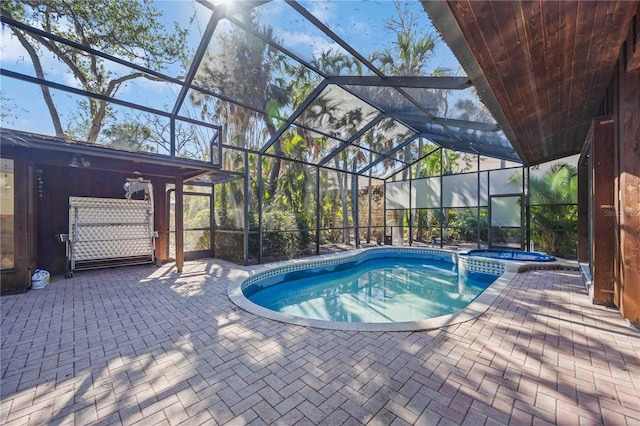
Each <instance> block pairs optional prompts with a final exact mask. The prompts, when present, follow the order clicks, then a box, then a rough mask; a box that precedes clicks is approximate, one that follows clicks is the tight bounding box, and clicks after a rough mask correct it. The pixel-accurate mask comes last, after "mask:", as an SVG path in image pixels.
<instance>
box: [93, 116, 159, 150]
mask: <svg viewBox="0 0 640 426" xmlns="http://www.w3.org/2000/svg"><path fill="white" fill-rule="evenodd" d="M102 133H103V134H104V135H105V136H106V137H107V138H108V140H109V143H108V144H109V145H111V146H116V147H120V148H126V149H130V150H134V151H146V152H155V148H154V147H153V146H150V145H149V144H148V143H149V141H151V139H152V136H153V135H152V133H151V129H150V128H149V127H148V126H145V125H144V124H140V123H136V122H130V123H117V124H112V125H111V126H110V127H107V128H105V129H104V130H103V131H102Z"/></svg>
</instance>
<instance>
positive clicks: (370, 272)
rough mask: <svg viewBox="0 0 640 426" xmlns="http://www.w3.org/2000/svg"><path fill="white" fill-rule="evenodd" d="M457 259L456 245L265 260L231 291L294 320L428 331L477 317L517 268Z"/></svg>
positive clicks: (251, 305)
mask: <svg viewBox="0 0 640 426" xmlns="http://www.w3.org/2000/svg"><path fill="white" fill-rule="evenodd" d="M457 260H458V257H457V254H456V253H455V252H451V251H448V250H439V249H422V248H401V247H377V248H372V249H365V250H359V251H357V252H352V253H348V254H346V255H345V254H339V255H332V256H323V257H319V258H314V259H312V260H301V261H294V262H288V263H282V264H277V265H270V266H267V267H259V268H257V269H255V270H254V271H252V275H251V276H249V277H248V278H240V279H237V280H234V282H232V283H230V285H229V288H228V294H229V297H230V299H231V300H232V301H233V302H234V303H236V304H237V305H238V306H240V307H241V308H243V309H245V310H247V311H249V312H252V313H255V314H258V315H261V316H264V317H267V318H271V319H275V320H278V321H282V322H287V323H293V324H298V325H305V326H313V327H319V328H329V329H341V330H367V331H408V330H426V329H432V328H438V327H442V326H445V325H450V324H454V323H457V322H461V321H466V320H469V319H472V318H475V317H477V316H478V315H480V314H481V313H482V312H484V311H485V310H486V309H487V308H488V306H489V305H490V304H491V302H492V301H493V299H495V297H496V296H497V294H499V291H501V288H503V287H504V284H505V282H508V279H510V278H509V277H505V275H509V274H512V273H507V272H505V267H504V265H503V264H502V263H501V262H500V261H495V260H489V259H486V260H484V259H483V260H473V261H466V262H465V265H466V266H465V268H468V269H465V270H464V271H463V272H464V274H459V273H458V272H459V271H458V262H457ZM501 275H502V277H501ZM492 283H494V284H492ZM496 284H497V286H496Z"/></svg>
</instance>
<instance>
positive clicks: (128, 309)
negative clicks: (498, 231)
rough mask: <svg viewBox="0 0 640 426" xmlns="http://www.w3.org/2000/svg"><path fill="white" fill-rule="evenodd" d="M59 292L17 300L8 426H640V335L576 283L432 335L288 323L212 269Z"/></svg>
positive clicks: (211, 264)
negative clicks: (254, 308) (248, 306)
mask: <svg viewBox="0 0 640 426" xmlns="http://www.w3.org/2000/svg"><path fill="white" fill-rule="evenodd" d="M184 271H185V272H184V273H183V274H181V275H179V274H176V273H175V272H172V269H171V265H167V266H164V267H162V268H156V267H153V266H137V267H125V268H118V269H110V270H100V271H86V272H78V273H76V274H75V277H74V278H72V279H68V280H65V279H64V278H61V277H56V278H55V279H54V281H53V282H52V284H51V285H50V286H49V287H47V288H46V289H44V290H32V291H30V292H28V293H25V294H20V295H13V296H3V297H2V298H0V299H1V302H2V305H1V307H2V323H1V334H2V336H1V339H2V345H1V353H0V356H1V358H0V360H1V361H0V366H1V378H2V384H1V388H2V392H1V397H2V400H1V405H0V409H1V414H0V423H2V424H5V425H31V424H33V425H42V424H54V425H62V424H77V425H86V424H104V425H107V424H128V425H129V424H140V425H152V424H169V425H174V424H185V425H198V424H255V425H260V424H266V425H271V424H281V425H291V424H302V425H303V424H326V425H338V424H349V425H352V424H363V423H364V424H373V425H375V424H380V425H404V424H423V425H436V424H438V425H449V424H466V425H484V424H487V425H490V424H518V425H520V424H522V425H532V424H535V425H538V424H562V425H565V424H566V425H571V424H576V425H578V424H579V425H588V424H594V425H595V424H611V425H624V424H627V425H632V424H640V332H639V331H638V330H637V329H634V328H631V327H629V326H628V325H627V324H626V322H625V321H624V320H623V319H622V318H621V317H620V315H619V313H618V312H616V311H613V310H609V309H606V308H602V307H597V306H592V305H591V304H590V303H589V302H588V300H587V297H586V294H585V292H584V289H583V287H582V284H581V280H580V277H579V276H578V274H577V273H575V272H570V271H531V272H527V273H522V274H519V275H518V276H517V277H516V278H515V279H514V280H513V282H512V283H511V285H510V286H509V287H508V288H507V289H506V290H505V291H504V292H503V293H502V295H501V296H500V297H499V298H498V299H497V300H496V301H495V303H494V304H493V306H492V307H491V308H490V309H489V310H488V311H487V312H486V313H485V314H484V315H482V316H481V317H479V318H477V319H475V320H473V321H469V322H467V323H463V324H460V325H456V326H451V327H449V328H445V329H441V330H436V331H428V332H402V333H398V332H396V333H373V332H368V333H364V332H344V331H329V330H319V329H311V328H303V327H299V326H293V325H287V324H282V323H278V322H274V321H270V320H266V319H263V318H260V317H257V316H255V315H253V314H249V313H247V312H244V311H242V310H240V309H238V308H237V307H236V306H235V305H233V304H232V303H231V302H230V301H229V300H228V298H227V296H226V287H227V283H228V282H229V280H230V279H233V278H234V277H236V276H238V275H239V274H241V273H242V271H243V268H241V267H238V266H235V265H231V264H229V263H225V262H220V261H214V260H206V261H204V260H203V261H194V262H188V263H187V265H186V266H185V270H184Z"/></svg>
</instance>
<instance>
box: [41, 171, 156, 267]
mask: <svg viewBox="0 0 640 426" xmlns="http://www.w3.org/2000/svg"><path fill="white" fill-rule="evenodd" d="M40 169H41V170H42V177H43V181H44V185H43V195H42V197H41V199H38V201H37V209H36V210H37V235H38V245H37V246H38V251H39V253H38V268H41V269H46V270H48V271H50V272H51V273H56V274H57V273H63V272H64V270H65V264H66V255H65V245H64V244H63V243H60V242H59V241H58V239H57V238H56V235H58V234H68V233H69V197H70V196H79V197H98V198H124V196H125V192H124V189H123V184H124V183H125V182H126V179H127V178H131V177H133V176H132V175H131V174H126V173H118V172H112V171H109V172H107V171H101V170H93V169H91V168H86V169H83V168H72V167H59V166H40ZM151 180H152V184H153V186H154V201H155V202H154V210H155V211H156V215H155V229H156V230H160V229H164V228H165V227H166V225H165V223H164V222H162V221H163V220H166V215H165V214H163V213H162V212H163V211H164V209H165V208H166V207H165V206H166V203H164V202H163V198H164V182H160V181H158V180H154V179H151ZM163 253H164V252H163ZM159 260H164V259H159Z"/></svg>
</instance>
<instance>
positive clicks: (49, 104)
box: [13, 28, 64, 138]
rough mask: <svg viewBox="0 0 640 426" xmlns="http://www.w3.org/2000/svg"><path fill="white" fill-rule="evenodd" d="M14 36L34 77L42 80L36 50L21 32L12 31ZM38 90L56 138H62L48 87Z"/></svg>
mask: <svg viewBox="0 0 640 426" xmlns="http://www.w3.org/2000/svg"><path fill="white" fill-rule="evenodd" d="M13 32H14V34H15V35H16V36H17V37H18V40H19V41H20V44H22V46H23V47H24V48H25V49H26V50H27V52H28V53H29V57H30V58H31V61H32V62H33V68H34V70H35V72H36V77H38V78H39V79H41V80H44V79H45V78H44V71H42V64H41V63H40V58H39V57H38V52H36V49H35V48H34V47H33V46H32V45H31V43H29V40H27V38H26V37H25V36H24V34H23V33H22V31H18V30H17V29H15V28H14V29H13ZM40 90H41V91H42V97H43V98H44V102H45V104H46V105H47V109H48V110H49V115H50V116H51V121H52V122H53V129H54V130H55V132H56V136H57V137H60V138H62V137H64V130H62V123H61V122H60V115H59V114H58V110H57V109H56V106H55V104H54V103H53V98H52V97H51V92H50V91H49V87H48V86H45V85H44V84H41V85H40Z"/></svg>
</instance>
